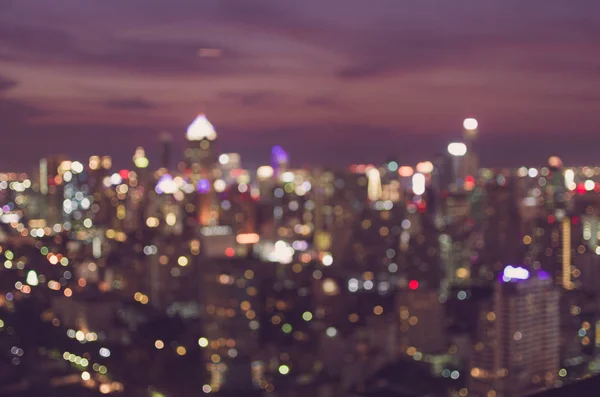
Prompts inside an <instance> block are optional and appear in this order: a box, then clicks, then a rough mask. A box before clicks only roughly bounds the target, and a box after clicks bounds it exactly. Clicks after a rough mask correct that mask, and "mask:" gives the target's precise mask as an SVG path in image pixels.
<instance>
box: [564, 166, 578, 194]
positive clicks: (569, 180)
mask: <svg viewBox="0 0 600 397" xmlns="http://www.w3.org/2000/svg"><path fill="white" fill-rule="evenodd" d="M574 183H575V172H573V170H566V171H565V187H567V188H568V189H569V190H573V189H571V185H572V184H574ZM575 186H577V185H575Z"/></svg>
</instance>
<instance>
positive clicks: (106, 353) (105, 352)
mask: <svg viewBox="0 0 600 397" xmlns="http://www.w3.org/2000/svg"><path fill="white" fill-rule="evenodd" d="M100 355H101V356H102V357H105V358H106V357H110V350H108V349H107V348H106V347H103V348H101V349H100Z"/></svg>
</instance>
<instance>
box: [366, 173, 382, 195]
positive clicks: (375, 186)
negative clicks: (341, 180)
mask: <svg viewBox="0 0 600 397" xmlns="http://www.w3.org/2000/svg"><path fill="white" fill-rule="evenodd" d="M366 174H367V178H368V180H369V185H368V187H367V195H368V197H369V200H370V201H377V200H379V199H380V198H381V195H382V188H381V175H380V174H379V170H377V168H374V167H370V168H368V169H367V172H366Z"/></svg>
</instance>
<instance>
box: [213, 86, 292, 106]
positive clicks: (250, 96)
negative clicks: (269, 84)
mask: <svg viewBox="0 0 600 397" xmlns="http://www.w3.org/2000/svg"><path fill="white" fill-rule="evenodd" d="M219 97H220V98H223V99H226V100H233V101H235V102H237V103H239V104H240V105H242V106H246V107H272V106H277V105H278V104H279V103H281V100H282V98H283V97H282V96H281V95H279V94H278V93H276V92H273V91H267V90H257V91H248V92H232V91H228V92H222V93H220V94H219Z"/></svg>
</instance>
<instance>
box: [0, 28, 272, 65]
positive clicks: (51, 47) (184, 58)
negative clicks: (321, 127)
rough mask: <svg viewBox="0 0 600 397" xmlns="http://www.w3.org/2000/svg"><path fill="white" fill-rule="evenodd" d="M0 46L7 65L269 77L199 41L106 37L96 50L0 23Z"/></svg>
mask: <svg viewBox="0 0 600 397" xmlns="http://www.w3.org/2000/svg"><path fill="white" fill-rule="evenodd" d="M0 44H2V45H4V47H6V48H9V49H11V51H10V55H9V56H7V55H6V51H5V55H4V57H5V58H9V59H10V60H13V61H26V62H44V63H45V64H59V65H73V66H79V67H93V68H104V69H120V70H125V71H130V72H137V73H148V74H152V75H172V74H174V73H186V74H193V75H198V76H214V75H231V74H244V75H249V74H255V73H267V72H271V73H272V72H274V69H273V68H271V67H269V66H268V65H263V64H260V63H257V62H249V61H252V60H253V59H252V56H251V55H250V54H244V53H243V52H240V51H238V50H236V49H234V48H228V47H225V48H224V47H223V46H221V45H219V43H217V42H214V41H209V40H206V39H204V38H203V37H200V36H199V37H198V38H196V39H189V40H186V41H173V40H158V39H152V40H134V39H124V38H114V37H111V36H110V35H107V36H106V37H105V38H104V40H103V43H102V46H101V47H100V48H96V47H95V45H94V44H87V43H86V42H85V40H79V38H78V36H77V35H76V34H74V33H70V32H69V31H67V30H61V29H57V28H45V27H37V26H28V25H14V24H13V25H10V24H4V25H3V24H0ZM201 48H219V49H221V50H222V54H223V55H222V56H221V57H217V58H203V57H199V56H198V51H199V49H201Z"/></svg>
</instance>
